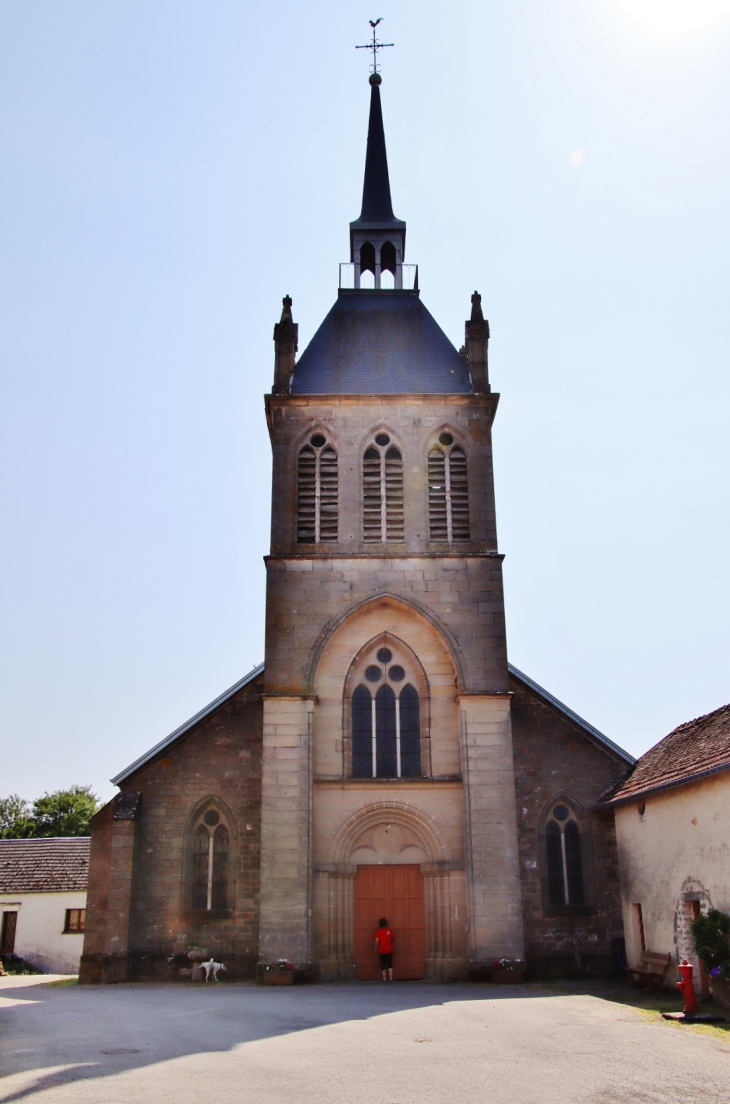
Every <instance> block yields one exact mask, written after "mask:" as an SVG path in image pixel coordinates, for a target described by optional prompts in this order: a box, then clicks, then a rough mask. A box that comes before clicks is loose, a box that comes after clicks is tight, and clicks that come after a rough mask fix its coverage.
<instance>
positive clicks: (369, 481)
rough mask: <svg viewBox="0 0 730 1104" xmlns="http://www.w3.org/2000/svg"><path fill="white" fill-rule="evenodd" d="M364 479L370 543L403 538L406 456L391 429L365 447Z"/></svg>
mask: <svg viewBox="0 0 730 1104" xmlns="http://www.w3.org/2000/svg"><path fill="white" fill-rule="evenodd" d="M362 482H363V487H362V493H363V536H364V540H365V541H366V543H367V544H385V543H387V542H401V541H403V539H404V536H403V457H402V456H401V454H400V452H399V450H398V449H397V448H396V447H395V445H393V444H391V440H390V437H389V435H388V434H387V433H378V434H377V436H376V438H375V440H374V441H373V443H372V445H370V447H369V448H367V449H366V450H365V455H364V457H363V465H362Z"/></svg>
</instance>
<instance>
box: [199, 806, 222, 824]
mask: <svg viewBox="0 0 730 1104" xmlns="http://www.w3.org/2000/svg"><path fill="white" fill-rule="evenodd" d="M203 820H204V821H205V823H206V824H209V825H210V827H211V828H212V827H213V825H214V824H217V823H218V821H219V820H220V814H219V813H217V812H216V811H215V809H208V812H207V813H206V814H205V816H204V817H203Z"/></svg>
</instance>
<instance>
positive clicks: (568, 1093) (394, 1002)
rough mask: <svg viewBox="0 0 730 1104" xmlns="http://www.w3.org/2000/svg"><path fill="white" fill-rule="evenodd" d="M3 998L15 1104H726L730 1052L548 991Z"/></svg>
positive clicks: (40, 990)
mask: <svg viewBox="0 0 730 1104" xmlns="http://www.w3.org/2000/svg"><path fill="white" fill-rule="evenodd" d="M8 982H12V983H10V984H6V983H5V982H4V981H3V982H2V983H0V1062H1V1063H2V1065H1V1068H2V1073H3V1081H2V1083H1V1084H0V1101H3V1102H5V1101H14V1100H24V1099H26V1098H30V1099H32V1100H34V1101H36V1100H37V1101H44V1102H45V1101H48V1104H66V1102H69V1104H70V1102H72V1101H73V1102H74V1104H86V1102H93V1104H138V1102H139V1104H163V1102H167V1101H170V1102H174V1104H188V1102H190V1104H193V1102H195V1104H201V1102H202V1104H229V1102H230V1104H233V1102H235V1104H258V1102H264V1101H265V1102H267V1104H269V1102H272V1101H274V1102H278V1101H281V1102H289V1101H291V1102H292V1104H295V1102H296V1104H451V1102H452V1101H458V1102H459V1104H472V1102H474V1104H477V1102H478V1104H485V1102H491V1101H495V1102H497V1101H499V1102H500V1104H502V1102H504V1101H507V1102H508V1104H523V1102H525V1104H528V1102H529V1104H534V1102H538V1101H539V1102H540V1104H553V1102H555V1104H572V1102H576V1104H577V1102H580V1104H583V1102H591V1104H594V1102H595V1104H618V1102H622V1104H623V1102H625V1101H631V1102H632V1104H654V1102H658V1101H671V1102H672V1104H675V1102H676V1101H678V1100H681V1101H682V1102H683V1104H685V1102H686V1104H694V1102H695V1101H696V1102H697V1104H711V1102H713V1101H722V1102H723V1104H727V1102H728V1101H730V1038H728V1040H727V1041H726V1040H725V1039H724V1038H723V1039H720V1038H717V1037H715V1036H713V1035H711V1034H709V1033H708V1034H705V1035H702V1034H698V1033H696V1032H695V1031H692V1030H689V1029H687V1028H683V1027H681V1026H677V1025H675V1024H669V1023H666V1022H664V1021H662V1020H659V1021H657V1019H656V1018H655V1017H652V1016H651V1014H647V1013H642V1012H640V1011H636V1010H634V1009H631V1008H628V1007H626V1006H625V1005H621V1004H615V1003H612V1002H610V1001H608V1000H605V999H602V998H601V997H600V996H595V995H588V994H585V993H580V992H568V993H566V992H564V991H560V990H552V989H550V988H547V987H544V986H538V985H534V986H532V985H525V986H519V987H515V986H491V985H450V986H443V985H429V984H425V983H410V984H409V983H403V984H400V985H399V984H394V985H382V984H378V983H371V984H367V983H360V984H359V985H357V984H353V985H319V986H312V987H292V988H280V989H262V988H260V987H258V986H254V985H246V984H232V983H229V984H226V983H225V982H223V983H221V984H219V985H217V986H214V985H212V984H211V985H208V986H205V985H192V984H189V983H188V984H187V985H183V984H170V985H144V984H139V985H118V986H108V987H107V986H105V987H96V986H91V987H81V988H79V987H78V986H75V985H49V984H47V983H45V984H43V983H40V984H39V982H38V979H37V978H22V979H8Z"/></svg>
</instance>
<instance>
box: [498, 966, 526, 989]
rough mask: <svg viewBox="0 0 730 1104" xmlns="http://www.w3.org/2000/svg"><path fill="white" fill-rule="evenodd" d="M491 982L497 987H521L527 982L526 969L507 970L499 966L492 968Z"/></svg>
mask: <svg viewBox="0 0 730 1104" xmlns="http://www.w3.org/2000/svg"><path fill="white" fill-rule="evenodd" d="M491 980H492V982H493V983H494V984H495V985H519V984H520V983H521V982H523V981H524V980H525V968H524V966H522V967H520V968H519V969H517V970H507V969H504V968H502V967H501V966H500V967H497V966H493V967H492V975H491Z"/></svg>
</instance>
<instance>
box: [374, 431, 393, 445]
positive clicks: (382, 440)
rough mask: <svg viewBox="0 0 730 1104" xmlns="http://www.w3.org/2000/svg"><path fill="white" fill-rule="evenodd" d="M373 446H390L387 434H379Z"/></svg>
mask: <svg viewBox="0 0 730 1104" xmlns="http://www.w3.org/2000/svg"><path fill="white" fill-rule="evenodd" d="M375 444H376V445H389V444H390V437H389V436H388V434H387V433H379V434H378V435H377V437H376V438H375Z"/></svg>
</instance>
